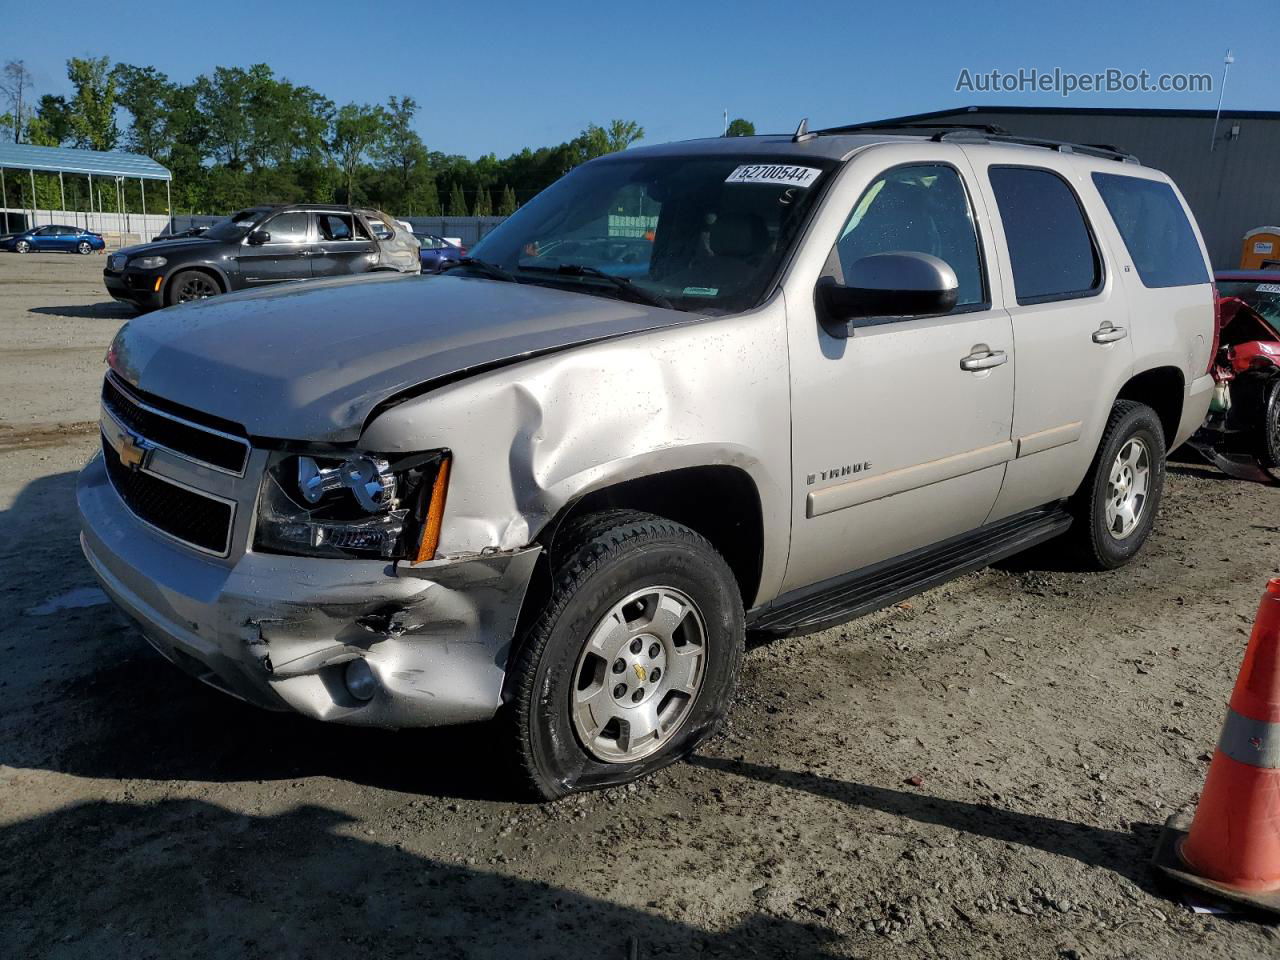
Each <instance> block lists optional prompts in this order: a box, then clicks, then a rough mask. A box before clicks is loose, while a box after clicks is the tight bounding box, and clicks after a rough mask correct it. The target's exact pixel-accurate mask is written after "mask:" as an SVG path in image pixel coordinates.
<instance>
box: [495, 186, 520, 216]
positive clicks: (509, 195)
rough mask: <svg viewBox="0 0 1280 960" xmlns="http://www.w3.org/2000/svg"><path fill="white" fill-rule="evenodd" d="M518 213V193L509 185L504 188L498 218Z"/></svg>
mask: <svg viewBox="0 0 1280 960" xmlns="http://www.w3.org/2000/svg"><path fill="white" fill-rule="evenodd" d="M515 212H516V192H515V191H514V190H512V189H511V185H510V184H507V185H506V186H505V187H503V188H502V200H501V201H500V202H499V203H498V216H500V217H509V216H511V215H512V214H513V213H515Z"/></svg>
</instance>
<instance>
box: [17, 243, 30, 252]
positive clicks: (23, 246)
mask: <svg viewBox="0 0 1280 960" xmlns="http://www.w3.org/2000/svg"><path fill="white" fill-rule="evenodd" d="M13 249H15V250H17V251H18V252H19V253H30V252H31V244H30V243H28V242H27V241H26V240H19V241H18V242H17V243H16V244H14V246H13Z"/></svg>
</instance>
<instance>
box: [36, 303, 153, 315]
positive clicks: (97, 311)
mask: <svg viewBox="0 0 1280 960" xmlns="http://www.w3.org/2000/svg"><path fill="white" fill-rule="evenodd" d="M27 312H28V313H38V314H43V315H45V316H49V317H72V318H74V319H77V320H130V319H132V318H133V317H136V316H137V315H138V311H137V310H135V309H134V308H133V307H131V306H129V305H128V304H124V303H117V302H116V301H115V300H105V301H103V302H102V303H89V304H83V303H81V304H75V305H72V306H66V307H31V308H29V309H28V310H27Z"/></svg>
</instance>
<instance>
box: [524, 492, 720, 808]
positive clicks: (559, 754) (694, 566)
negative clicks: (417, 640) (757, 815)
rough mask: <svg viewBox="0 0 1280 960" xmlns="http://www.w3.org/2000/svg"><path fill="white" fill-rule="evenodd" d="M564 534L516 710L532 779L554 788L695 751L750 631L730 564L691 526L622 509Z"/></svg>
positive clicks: (594, 784) (716, 717) (645, 768)
mask: <svg viewBox="0 0 1280 960" xmlns="http://www.w3.org/2000/svg"><path fill="white" fill-rule="evenodd" d="M558 540H560V541H561V542H563V543H564V547H563V548H558V549H557V550H556V557H554V558H553V561H552V562H553V569H552V571H551V574H552V585H551V589H550V593H549V595H548V596H547V598H546V600H545V601H544V602H543V604H542V606H541V610H540V611H539V614H538V615H537V616H536V618H535V619H534V620H533V622H532V625H531V627H530V629H529V631H528V633H527V635H526V636H525V637H524V639H523V642H522V644H521V646H520V649H519V652H518V653H517V654H516V657H515V659H514V662H513V663H512V666H511V672H510V676H509V685H508V691H509V697H508V703H507V706H506V708H505V712H506V715H507V720H508V726H509V728H510V729H509V733H510V735H511V736H512V738H513V739H514V746H515V754H516V759H517V763H518V765H519V767H520V769H521V771H522V773H523V775H524V779H525V782H526V784H527V785H528V786H529V788H530V789H531V791H532V792H533V793H534V794H535V795H537V796H539V797H541V798H543V799H547V800H551V799H555V798H556V797H561V796H564V795H565V794H568V793H573V792H576V791H579V790H589V789H593V788H599V787H607V786H613V785H616V784H621V783H627V782H629V781H631V780H635V779H636V778H638V777H641V776H644V775H645V774H647V773H650V772H652V771H654V770H657V769H659V768H661V767H664V766H666V765H667V764H669V763H671V762H673V761H675V760H677V759H679V758H680V757H683V756H685V755H686V754H688V753H689V752H690V751H692V750H693V749H694V748H695V747H696V746H697V745H698V744H699V743H701V742H702V740H703V739H704V738H706V737H707V736H708V735H709V734H710V733H711V732H712V731H713V730H714V729H715V727H716V726H717V724H718V723H719V721H720V720H721V718H722V717H723V715H724V711H725V709H726V708H727V706H728V702H729V699H730V697H731V696H732V695H733V691H734V688H735V686H736V684H737V678H738V670H739V668H740V666H741V663H742V653H743V637H744V623H743V620H744V617H743V609H742V600H741V598H740V596H739V593H738V586H737V582H736V581H735V579H734V577H733V573H732V571H731V570H730V569H729V566H728V564H726V563H725V561H724V558H723V557H721V556H720V554H719V553H717V552H716V550H715V548H714V547H712V546H711V544H710V543H708V542H707V541H706V540H705V539H703V538H702V537H701V536H699V535H698V534H697V533H695V532H694V531H692V530H690V529H689V528H688V527H685V526H682V525H681V524H678V523H674V522H672V521H670V520H665V519H662V518H661V517H656V516H653V515H651V514H644V513H637V512H634V511H621V510H619V511H610V512H606V513H600V514H594V515H591V516H589V517H587V518H585V519H584V520H581V521H578V522H576V523H574V524H573V525H572V526H571V527H570V528H569V529H567V530H565V531H564V532H563V533H562V534H560V536H559V537H558Z"/></svg>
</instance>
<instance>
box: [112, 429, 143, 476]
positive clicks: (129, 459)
mask: <svg viewBox="0 0 1280 960" xmlns="http://www.w3.org/2000/svg"><path fill="white" fill-rule="evenodd" d="M119 441H120V445H119V446H118V447H116V452H117V453H119V454H120V462H121V463H123V464H124V465H125V466H126V467H129V468H130V469H132V470H136V469H137V468H138V467H140V466H142V460H143V458H144V457H145V456H146V455H147V451H146V448H145V447H143V446H142V445H140V444H139V443H138V441H137V440H136V439H135V438H134V437H133V436H132V435H130V434H127V433H121V434H120V437H119Z"/></svg>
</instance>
